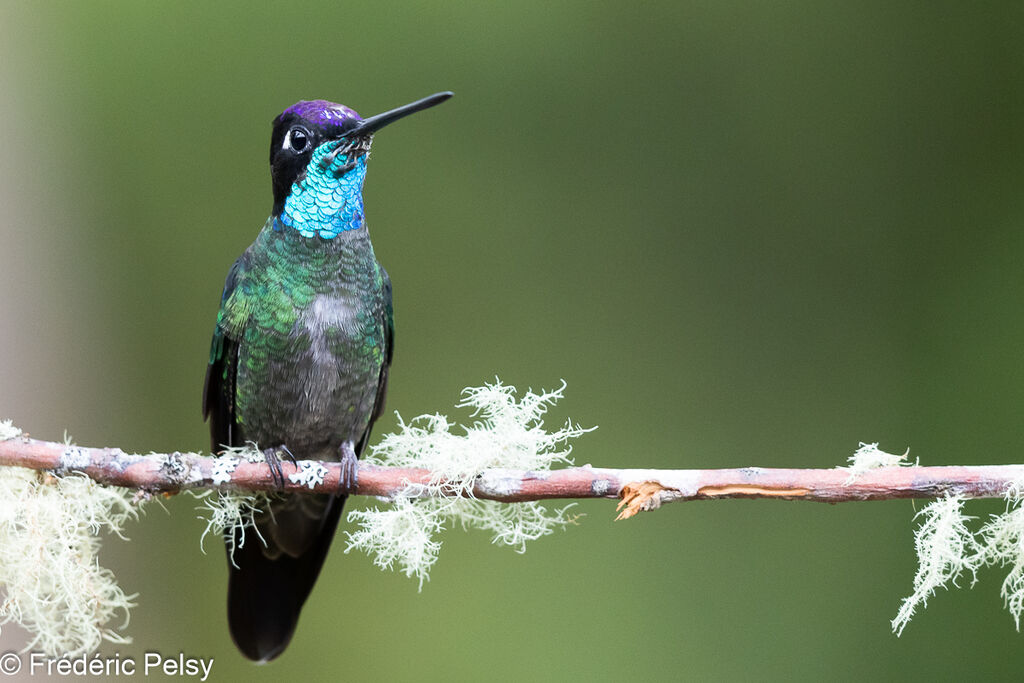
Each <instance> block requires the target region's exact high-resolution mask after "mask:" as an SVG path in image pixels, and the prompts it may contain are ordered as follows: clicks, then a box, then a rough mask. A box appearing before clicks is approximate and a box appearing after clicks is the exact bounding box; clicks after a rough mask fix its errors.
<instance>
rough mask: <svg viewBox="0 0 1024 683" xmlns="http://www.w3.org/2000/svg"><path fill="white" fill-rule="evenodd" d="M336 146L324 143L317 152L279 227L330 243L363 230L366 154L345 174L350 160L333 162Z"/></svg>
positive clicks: (294, 188)
mask: <svg viewBox="0 0 1024 683" xmlns="http://www.w3.org/2000/svg"><path fill="white" fill-rule="evenodd" d="M336 147H337V145H332V144H323V145H320V146H319V147H317V148H316V149H315V150H313V156H312V158H311V159H310V160H309V166H307V167H306V175H305V177H304V178H302V179H300V180H299V181H297V182H296V183H295V184H294V185H292V191H291V193H290V194H289V195H288V198H287V199H286V200H285V202H284V211H282V212H281V217H280V218H279V219H278V221H276V222H275V226H274V227H275V228H277V227H278V225H277V224H278V223H280V224H283V225H284V226H285V227H288V228H293V229H295V230H298V231H299V234H300V235H302V236H303V237H314V236H319V237H320V238H322V239H325V240H329V239H334V238H335V237H337V236H338V235H339V234H340V233H342V232H345V231H347V230H357V229H358V228H360V227H362V225H363V180H364V179H365V178H366V154H359V156H358V158H357V159H356V160H355V165H354V166H353V167H352V168H351V169H349V170H348V171H347V172H345V173H344V175H342V171H341V169H342V167H344V166H345V164H347V163H348V162H349V159H348V157H346V156H345V155H344V154H338V155H336V156H335V157H334V158H333V159H329V157H330V154H331V152H333V151H334V149H335V148H336ZM325 157H328V160H327V161H325Z"/></svg>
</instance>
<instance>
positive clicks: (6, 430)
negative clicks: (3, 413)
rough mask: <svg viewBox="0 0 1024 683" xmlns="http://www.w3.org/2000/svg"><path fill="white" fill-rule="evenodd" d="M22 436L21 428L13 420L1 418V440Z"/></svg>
mask: <svg viewBox="0 0 1024 683" xmlns="http://www.w3.org/2000/svg"><path fill="white" fill-rule="evenodd" d="M19 436H21V430H20V429H18V428H17V427H15V426H14V423H13V422H12V421H11V420H0V441H7V440H8V439H15V438H17V437H19Z"/></svg>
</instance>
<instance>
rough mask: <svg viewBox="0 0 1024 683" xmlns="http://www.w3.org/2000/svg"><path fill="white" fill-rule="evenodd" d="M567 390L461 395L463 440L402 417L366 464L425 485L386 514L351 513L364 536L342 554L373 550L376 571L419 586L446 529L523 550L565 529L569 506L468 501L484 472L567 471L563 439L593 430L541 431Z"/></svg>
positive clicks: (502, 389)
mask: <svg viewBox="0 0 1024 683" xmlns="http://www.w3.org/2000/svg"><path fill="white" fill-rule="evenodd" d="M564 389H565V383H564V382H563V383H562V386H561V387H559V388H558V389H556V390H554V391H547V392H545V391H541V392H540V393H534V392H532V391H527V392H526V393H525V394H524V395H523V397H522V398H521V399H518V400H517V399H516V389H515V387H512V386H505V385H503V384H501V382H500V381H495V383H494V384H485V385H484V386H482V387H475V388H469V389H466V390H464V392H463V400H462V401H461V402H459V403H458V404H457V407H459V408H469V409H471V410H472V411H473V412H472V416H473V417H476V418H478V419H477V420H476V421H475V422H473V424H472V425H469V426H463V427H461V428H460V431H461V432H462V433H453V427H455V425H454V424H453V423H452V422H450V421H449V420H448V418H447V417H445V416H442V415H421V416H420V417H417V418H415V419H413V420H411V421H410V422H408V423H407V422H405V421H404V420H402V418H401V416H399V418H398V420H399V431H398V432H396V433H394V434H388V435H387V436H385V437H384V438H383V439H382V440H381V441H380V443H379V444H378V445H377V446H375V447H374V448H372V450H371V453H370V455H369V457H368V458H367V459H366V461H367V462H368V463H371V464H376V465H382V466H391V467H409V468H424V469H428V470H430V471H431V479H430V482H429V483H428V484H427V485H426V486H410V487H408V488H407V489H406V490H405V491H404V492H402V493H401V494H399V495H397V496H396V497H395V498H394V499H393V500H392V501H391V506H390V507H389V508H385V509H378V508H371V509H368V510H354V511H352V512H350V513H349V515H348V520H349V522H353V523H356V524H358V525H359V526H360V529H359V530H357V531H355V532H351V533H348V534H347V535H348V547H347V548H346V549H345V552H350V551H352V550H362V551H364V552H366V553H369V554H370V555H372V556H373V557H374V563H375V564H377V565H378V566H380V567H382V568H388V569H391V568H394V566H395V565H398V567H399V568H400V569H401V571H403V572H404V573H405V574H406V576H409V577H416V578H417V579H419V583H420V586H421V587H422V585H423V582H424V581H425V580H427V579H428V578H429V572H430V569H431V567H432V566H433V564H434V562H436V561H437V555H438V551H439V550H440V547H441V542H440V541H438V540H436V538H435V537H436V535H437V534H438V533H439V532H441V531H443V530H444V529H446V528H449V527H450V526H451V525H452V524H460V525H462V526H463V527H464V528H468V527H476V528H479V529H483V530H486V531H488V532H490V533H491V536H492V541H493V542H494V543H497V544H501V545H508V546H511V547H513V548H515V549H516V550H517V551H518V552H523V551H524V550H525V544H526V542H527V541H531V540H535V539H537V538H540V537H541V536H545V535H547V534H550V533H553V532H554V530H555V529H557V528H561V527H564V526H565V525H566V524H567V523H569V522H571V521H572V520H571V519H570V518H569V517H568V516H567V515H566V514H565V508H563V509H560V510H550V509H548V508H547V507H545V506H544V505H543V504H541V503H538V502H526V503H512V504H509V503H497V502H495V501H488V500H479V499H476V498H474V497H473V495H472V494H473V487H474V484H475V482H476V479H477V477H478V475H480V473H481V472H483V471H484V470H490V469H495V468H504V469H513V470H533V471H536V472H545V471H548V470H550V468H551V466H552V465H555V464H560V463H561V464H571V460H570V459H569V454H570V452H571V447H570V446H569V445H568V444H567V443H566V442H567V441H568V440H569V439H572V438H575V437H578V436H580V435H582V434H584V433H586V432H588V431H591V430H590V429H583V428H581V427H580V426H578V425H574V424H573V423H572V422H567V423H566V424H565V425H564V426H563V427H562V428H561V429H558V430H555V431H553V432H548V431H547V430H545V429H544V426H543V416H544V415H545V413H547V410H548V408H549V407H550V406H551V405H553V404H554V403H555V402H556V401H557V400H558V399H559V398H561V397H562V392H563V391H564Z"/></svg>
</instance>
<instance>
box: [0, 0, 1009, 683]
mask: <svg viewBox="0 0 1024 683" xmlns="http://www.w3.org/2000/svg"><path fill="white" fill-rule="evenodd" d="M627 5H629V6H627ZM1022 44H1024V7H1022V6H1021V4H1020V3H932V2H929V3H846V2H821V1H815V2H773V3H764V2H750V3H736V2H701V3H690V2H685V3H681V2H674V1H665V2H652V3H611V2H604V3H594V2H587V1H585V0H581V1H574V2H555V3H551V2H521V3H505V4H499V3H446V2H436V1H434V2H430V1H422V2H410V3H405V4H402V3H399V4H386V3H382V2H376V3H339V2H324V3H319V4H317V3H300V2H288V3H219V4H214V5H213V6H208V4H207V3H155V2H153V3H149V2H145V3H143V2H88V3H62V4H56V3H52V4H51V3H46V4H43V3H25V4H11V3H5V4H3V5H2V6H0V79H2V80H0V84H2V87H3V90H2V92H3V96H2V97H0V121H2V125H0V142H2V149H3V152H2V154H0V174H2V175H0V200H2V206H3V212H4V216H5V217H4V220H3V221H0V292H2V296H0V316H2V320H3V327H2V332H0V417H9V418H13V419H14V421H15V423H16V424H17V425H19V426H21V427H22V428H24V429H26V430H28V431H30V432H31V433H32V434H33V435H35V436H37V437H41V438H51V439H59V438H61V436H62V435H63V433H64V430H65V429H66V430H67V431H68V433H70V434H71V435H73V436H74V438H75V439H76V441H77V442H78V443H80V444H85V445H118V446H121V447H123V448H126V449H131V450H138V451H149V450H155V451H168V450H175V449H181V450H185V449H201V448H204V447H205V446H206V444H207V432H206V427H205V425H204V424H202V422H201V420H200V417H199V394H200V388H201V384H202V379H203V372H204V369H205V362H206V358H207V350H208V343H209V334H210V332H211V330H212V325H213V320H214V316H215V313H216V309H217V302H218V297H219V294H220V289H221V286H222V284H223V280H224V276H225V274H226V272H227V269H228V266H229V265H230V264H231V262H232V261H233V260H234V259H235V258H236V256H237V255H238V254H239V253H240V252H241V251H242V249H244V248H245V246H246V245H247V244H248V243H249V242H250V241H251V240H252V238H253V237H254V236H255V234H256V232H257V231H258V229H259V228H260V227H261V226H262V224H263V221H264V219H265V217H266V214H267V213H268V212H269V210H270V206H271V197H270V181H269V174H268V167H267V147H268V140H269V134H270V125H269V124H270V121H271V119H272V118H273V117H274V116H275V115H276V114H277V113H278V112H279V111H280V110H282V109H283V108H285V107H286V106H288V105H290V104H291V103H293V102H294V101H295V100H298V99H313V98H326V99H331V100H335V101H340V102H344V103H346V104H348V105H351V106H352V107H354V108H356V109H357V110H358V111H360V112H361V113H363V114H364V115H369V114H373V113H377V112H379V111H383V110H384V109H387V108H390V107H393V106H396V105H399V104H403V103H405V102H408V101H411V100H413V99H415V98H418V97H421V96H424V95H426V94H429V93H431V92H434V91H437V90H444V89H451V90H454V91H455V92H456V98H455V99H454V100H452V101H451V102H449V103H447V104H445V105H444V106H442V107H439V108H437V109H434V110H431V111H430V112H428V113H424V114H421V115H418V116H416V117H414V118H411V119H408V120H407V121H404V122H402V123H401V124H400V125H396V126H394V127H391V128H388V129H387V131H385V132H384V133H383V134H381V135H380V136H378V139H377V141H376V145H375V147H374V158H373V161H372V162H371V168H370V174H369V178H368V181H367V185H366V204H367V212H368V216H369V222H370V227H371V232H372V234H373V237H374V244H375V245H376V250H377V254H378V256H379V257H380V259H381V260H382V262H383V263H384V264H385V265H386V266H387V268H388V270H389V272H390V273H391V275H392V279H393V281H394V287H395V307H396V322H397V351H396V356H395V367H394V370H393V376H392V385H391V392H390V396H389V407H390V408H391V409H395V410H398V411H400V412H401V413H402V414H403V416H406V417H411V416H413V415H417V414H420V413H427V412H434V411H441V412H447V413H449V414H451V415H453V416H457V417H459V418H462V419H464V418H465V416H464V415H457V413H456V411H454V409H453V408H452V405H453V403H454V402H455V401H456V400H457V399H458V395H459V391H460V390H461V388H462V387H464V386H467V385H479V384H480V383H482V382H484V381H488V380H491V379H493V377H494V376H495V375H498V376H499V377H500V378H501V379H502V380H503V381H506V382H509V383H512V384H515V385H517V386H520V387H522V388H526V387H534V388H540V387H552V386H555V385H557V384H558V382H559V380H561V379H562V378H564V379H565V380H566V381H567V382H568V389H567V395H566V399H565V400H564V401H563V403H562V405H560V406H559V407H558V409H557V410H556V411H554V413H553V415H552V419H553V420H554V421H555V422H558V421H560V420H561V419H564V417H565V416H566V415H569V416H571V417H572V418H574V419H575V420H578V421H579V422H581V423H583V424H585V425H599V426H600V428H599V429H598V430H597V431H596V432H594V433H593V434H590V435H587V436H585V437H584V438H583V439H582V440H581V441H580V442H579V443H578V445H577V448H576V451H575V454H576V457H577V461H578V462H579V463H585V462H591V463H594V464H597V465H602V466H630V467H645V466H649V467H730V466H741V465H760V466H789V467H831V466H833V465H837V464H840V463H842V462H843V461H844V460H845V458H846V457H847V456H848V455H850V454H851V453H852V452H853V450H854V449H855V448H856V446H857V444H858V442H859V441H880V442H881V446H882V447H883V448H885V449H887V450H890V451H898V452H902V450H903V449H904V448H906V447H907V446H909V447H911V455H912V457H913V456H916V457H919V458H920V459H921V461H922V464H930V465H932V464H934V465H937V464H952V463H964V464H968V463H1010V462H1021V461H1022V460H1024V453H1022V449H1021V445H1022V444H1024V421H1022V420H1021V419H1020V416H1021V408H1022V405H1024V364H1022V362H1021V353H1022V344H1021V340H1022V337H1024V310H1022V309H1021V306H1020V302H1021V300H1022V295H1024V267H1022V260H1024V231H1022V229H1021V228H1022V226H1024V201H1022V199H1021V194H1020V191H1019V190H1020V187H1021V183H1022V181H1024V155H1022V152H1024V144H1022V143H1024V137H1022V134H1021V124H1022V121H1024V118H1022V117H1024V59H1022V56H1024V48H1022ZM393 426H394V418H393V417H391V416H390V414H389V416H388V417H387V419H384V420H382V423H381V424H380V425H379V427H378V430H377V435H378V436H379V435H380V434H383V433H385V432H387V431H390V430H391V429H392V428H393ZM167 508H168V510H169V513H170V514H167V513H165V512H163V511H161V510H160V509H158V508H156V507H153V508H151V509H150V511H149V513H148V514H147V516H146V517H145V518H144V519H143V520H141V521H140V522H139V523H138V524H136V525H134V526H133V527H132V528H131V529H130V534H131V537H132V540H131V542H130V543H122V542H119V541H117V540H116V539H112V540H111V541H110V542H109V543H108V544H107V548H106V549H105V551H104V559H103V561H104V563H105V564H107V565H108V566H110V567H111V568H113V569H114V570H115V572H116V573H117V575H118V576H119V577H120V580H121V583H122V585H123V586H124V587H125V589H126V590H128V591H131V592H138V593H139V598H138V607H137V608H136V609H135V610H134V612H133V614H132V622H131V625H130V626H129V628H128V633H129V634H130V635H132V636H133V637H134V640H135V642H134V644H133V645H131V646H129V647H120V648H115V647H112V646H108V647H107V648H106V650H107V651H109V652H114V651H115V650H119V651H120V652H121V653H122V654H123V655H134V656H136V657H141V653H142V652H144V651H146V650H159V651H160V652H162V653H164V654H174V653H177V652H179V651H184V652H185V653H186V654H187V655H189V656H204V657H211V656H212V657H215V659H216V663H215V665H214V675H215V677H216V679H217V680H232V679H240V678H241V677H245V678H246V679H251V680H271V678H276V680H280V677H281V676H287V677H288V678H289V679H293V678H294V679H296V680H302V679H303V677H308V679H309V680H325V679H327V678H332V679H334V678H338V679H343V678H349V679H357V678H358V679H362V680H374V679H381V678H390V679H396V680H410V679H417V680H458V679H467V678H471V677H473V678H477V677H479V678H484V677H486V678H493V679H496V680H519V679H526V680H534V679H535V680H573V679H584V678H585V679H589V680H623V679H626V678H629V679H638V680H643V679H647V678H651V677H669V678H674V677H678V678H681V679H735V678H747V679H753V678H756V679H762V680H788V679H793V678H797V679H811V678H829V679H836V680H841V679H851V680H859V679H865V678H879V677H881V678H893V677H895V676H899V677H900V678H902V679H905V680H913V679H922V680H931V679H935V678H954V679H955V678H968V677H969V678H972V679H977V678H983V679H1005V678H1011V677H1012V678H1019V675H1020V674H1019V672H1020V670H1021V667H1022V664H1024V648H1022V640H1021V639H1022V636H1021V635H1020V634H1018V633H1017V632H1016V631H1015V630H1014V624H1013V620H1012V618H1011V617H1010V616H1009V615H1008V613H1007V612H1005V611H1004V610H1003V609H1002V606H1001V600H1000V598H999V584H1000V581H1001V579H1002V574H1001V573H999V572H997V571H994V570H993V571H986V572H984V573H983V574H982V575H981V580H980V583H979V585H977V586H976V587H975V588H974V589H973V590H971V591H968V590H960V591H954V592H952V593H945V592H943V593H941V594H939V595H937V596H936V597H935V598H934V599H933V600H932V601H931V602H930V603H929V607H928V609H927V610H926V611H924V612H921V613H920V614H919V615H918V616H917V617H916V618H915V620H914V621H913V622H912V623H911V624H910V626H909V627H908V628H907V630H906V632H905V634H904V636H903V637H902V638H899V639H897V638H896V637H895V636H893V635H892V634H891V633H890V631H889V620H890V619H891V618H892V617H893V616H894V615H895V613H896V610H897V608H898V606H899V602H900V599H901V598H902V597H903V596H905V595H906V594H907V593H908V592H909V591H910V587H911V579H912V576H913V572H914V568H915V558H914V553H913V545H912V536H911V531H912V528H913V524H912V517H913V515H914V512H915V506H914V505H913V504H912V503H910V502H906V501H902V502H891V503H871V504H868V503H861V504H845V505H838V506H824V505H815V504H803V503H787V502H772V501H726V502H716V503H692V504H681V505H673V506H669V507H667V508H665V509H663V510H661V511H659V512H657V513H653V514H647V515H643V516H641V517H638V518H636V519H633V520H630V521H628V522H619V523H613V522H612V519H613V516H614V512H613V505H612V504H611V503H609V502H600V501H598V502H587V503H583V504H581V505H579V507H578V509H579V510H580V511H582V512H584V513H586V517H585V518H584V519H583V520H582V522H581V524H580V526H579V527H578V528H572V529H570V530H569V531H567V532H565V533H559V534H557V535H555V536H552V537H549V538H546V539H543V540H541V541H539V542H536V543H535V544H533V546H532V547H530V548H529V550H528V552H527V553H526V554H525V555H522V556H520V555H517V554H515V553H514V552H511V551H509V550H506V549H501V548H497V547H492V546H491V545H490V544H489V542H488V538H487V536H486V535H485V534H483V533H481V532H470V533H465V534H464V533H461V532H451V533H449V534H447V535H446V536H445V537H444V540H445V546H444V549H443V551H442V554H441V558H440V561H439V562H438V564H437V566H436V568H435V570H434V572H433V574H432V577H431V581H430V582H429V583H428V584H426V585H425V586H424V589H423V591H422V593H417V586H416V583H415V581H412V580H409V579H406V578H405V577H404V576H402V575H400V574H394V573H382V572H380V571H379V570H377V569H375V568H374V567H373V566H372V564H371V563H370V561H369V560H368V559H367V558H366V557H364V556H361V555H344V554H343V552H342V549H343V547H344V539H343V537H341V536H339V539H338V541H337V542H336V547H335V550H334V552H333V553H332V555H331V557H330V558H329V559H328V562H327V564H326V567H325V570H324V574H323V576H322V578H321V579H320V582H319V585H318V588H317V589H316V591H315V592H314V594H313V596H312V598H311V600H310V603H309V604H308V605H307V607H306V609H305V612H304V614H303V619H302V622H301V623H300V626H299V631H298V633H297V636H296V638H295V640H294V641H293V643H292V645H291V647H290V648H289V649H288V650H287V652H286V653H285V654H284V655H283V656H282V657H281V658H280V659H279V660H278V661H277V662H275V663H274V664H272V665H270V666H266V667H263V668H257V667H254V666H252V665H250V664H248V663H246V662H245V661H243V659H242V658H241V657H240V655H238V654H237V652H236V651H235V649H234V647H233V646H232V644H231V641H230V639H229V637H228V634H227V629H226V624H225V614H224V606H223V603H224V593H225V585H224V584H225V577H226V572H225V562H224V558H223V555H222V552H221V549H220V547H219V544H218V543H216V542H210V543H207V552H208V554H206V555H204V554H202V552H201V551H200V548H199V541H198V538H199V534H200V532H201V529H202V524H201V523H200V522H199V521H197V520H196V512H195V504H194V502H193V501H191V500H171V501H169V502H168V503H167ZM917 508H918V509H919V508H920V504H918V506H917ZM999 509H1001V505H1000V504H999V503H998V502H988V503H986V502H980V503H973V504H971V506H970V507H969V511H973V513H974V514H979V515H984V514H987V513H989V512H992V511H997V510H999ZM255 599H258V597H257V598H255ZM23 642H24V641H23V640H21V635H20V634H18V633H17V631H16V630H14V629H12V628H10V627H5V630H4V635H3V639H2V640H0V648H3V649H8V648H12V647H20V645H21V644H22V643H23Z"/></svg>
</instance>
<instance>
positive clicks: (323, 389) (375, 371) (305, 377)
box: [245, 295, 381, 460]
mask: <svg viewBox="0 0 1024 683" xmlns="http://www.w3.org/2000/svg"><path fill="white" fill-rule="evenodd" d="M366 318H367V316H365V315H361V314H359V313H358V311H357V309H356V307H355V306H353V305H352V304H351V302H350V301H349V300H347V299H344V298H340V297H329V296H327V295H320V296H318V297H317V299H315V300H314V302H313V304H312V306H310V308H309V310H308V311H306V312H304V313H303V314H302V315H301V316H300V317H299V319H298V320H297V321H296V323H295V327H294V328H293V330H292V334H291V335H289V337H288V339H287V340H282V342H283V343H282V344H280V347H279V348H280V353H279V354H274V355H272V356H271V357H270V358H268V364H267V365H268V367H267V370H268V373H267V378H268V381H267V382H265V384H264V385H263V386H254V387H250V388H249V390H250V392H251V393H252V394H253V395H256V396H259V399H258V401H257V403H258V405H261V406H265V407H267V408H268V409H267V410H260V411H258V412H259V413H260V414H259V415H252V416H247V419H246V427H245V432H246V438H248V439H251V440H254V441H256V442H257V443H258V444H259V446H260V447H261V448H268V447H272V446H277V445H280V444H283V445H285V446H287V447H288V448H289V449H290V450H291V451H292V452H293V453H294V454H295V456H296V457H297V458H308V459H319V460H337V459H338V449H339V448H340V446H341V445H342V443H344V442H345V441H351V442H357V441H358V440H359V439H360V438H361V437H362V435H363V432H365V431H366V427H367V425H368V423H369V419H370V415H371V413H372V411H373V404H374V401H375V399H376V395H377V383H378V382H379V380H380V369H381V365H380V362H379V361H377V360H375V359H374V357H373V354H369V355H368V354H367V353H366V349H365V340H366V337H367V334H371V335H372V334H373V332H374V330H373V329H372V327H371V328H370V329H367V323H368V322H369V321H367V320H366ZM371 325H372V323H371Z"/></svg>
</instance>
